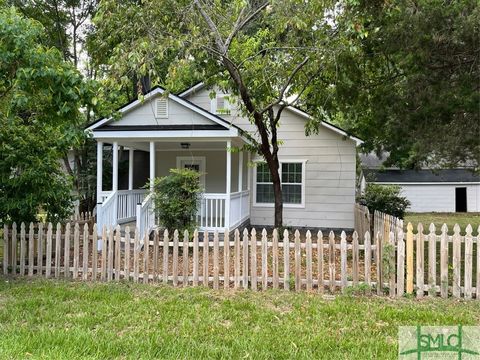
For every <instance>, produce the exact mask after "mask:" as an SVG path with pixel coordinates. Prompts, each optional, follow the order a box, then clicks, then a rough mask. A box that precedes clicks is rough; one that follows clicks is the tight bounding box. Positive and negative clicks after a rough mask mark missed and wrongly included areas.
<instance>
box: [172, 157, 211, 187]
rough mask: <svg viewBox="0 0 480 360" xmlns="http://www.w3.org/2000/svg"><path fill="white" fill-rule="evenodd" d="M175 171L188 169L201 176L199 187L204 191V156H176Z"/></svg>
mask: <svg viewBox="0 0 480 360" xmlns="http://www.w3.org/2000/svg"><path fill="white" fill-rule="evenodd" d="M177 169H190V170H194V171H197V172H199V173H200V174H201V176H200V186H201V187H202V189H205V175H206V174H205V157H204V156H178V157H177Z"/></svg>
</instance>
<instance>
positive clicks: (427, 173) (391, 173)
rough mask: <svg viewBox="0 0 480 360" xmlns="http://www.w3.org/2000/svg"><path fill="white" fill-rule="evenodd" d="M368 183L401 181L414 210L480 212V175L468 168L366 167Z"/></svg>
mask: <svg viewBox="0 0 480 360" xmlns="http://www.w3.org/2000/svg"><path fill="white" fill-rule="evenodd" d="M362 174H363V175H362V179H361V184H362V185H361V187H362V190H363V189H364V188H365V186H366V183H375V184H382V185H398V186H400V187H401V188H402V195H403V196H405V197H406V198H407V199H408V200H409V201H410V203H411V205H410V207H409V209H408V211H412V212H467V211H468V212H480V176H479V175H476V174H474V173H473V172H472V171H471V170H468V169H441V170H428V169H422V170H399V169H386V170H381V169H363V172H362Z"/></svg>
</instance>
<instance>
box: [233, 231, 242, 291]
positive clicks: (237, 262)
mask: <svg viewBox="0 0 480 360" xmlns="http://www.w3.org/2000/svg"><path fill="white" fill-rule="evenodd" d="M234 241H235V243H234V247H235V248H234V251H235V258H234V265H233V266H234V269H233V276H234V279H233V287H234V288H235V289H238V288H239V287H240V231H239V230H238V229H236V230H235V240H234Z"/></svg>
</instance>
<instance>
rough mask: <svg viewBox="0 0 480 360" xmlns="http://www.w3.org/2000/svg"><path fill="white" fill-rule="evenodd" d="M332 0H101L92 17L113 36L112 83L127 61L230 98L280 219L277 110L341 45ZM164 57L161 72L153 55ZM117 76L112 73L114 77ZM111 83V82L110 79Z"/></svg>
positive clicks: (325, 67)
mask: <svg viewBox="0 0 480 360" xmlns="http://www.w3.org/2000/svg"><path fill="white" fill-rule="evenodd" d="M335 5H336V2H335V1H308V2H306V1H287V0H279V1H258V0H253V1H242V0H234V1H199V0H194V1H186V0H183V1H173V0H163V1H153V0H147V1H142V2H140V3H139V2H121V3H120V2H118V1H114V0H106V1H104V2H102V3H101V5H100V9H99V11H98V13H97V15H96V17H95V19H94V22H95V24H96V26H97V28H98V31H99V33H98V36H99V38H100V39H101V41H103V42H104V43H107V44H108V43H111V42H112V40H113V39H117V38H118V37H120V38H121V39H122V40H121V41H120V42H117V45H116V47H115V48H114V49H113V51H112V56H111V58H110V68H109V70H110V71H111V73H110V74H111V76H112V78H113V79H116V81H115V83H116V84H121V82H122V80H126V79H128V78H127V77H125V73H126V72H127V71H130V70H132V69H134V71H136V72H137V73H138V74H139V75H149V76H150V77H151V78H152V80H153V81H154V82H155V83H159V84H161V85H163V86H165V87H167V89H171V88H172V84H177V83H178V78H179V75H180V77H181V76H182V75H184V74H185V72H188V71H190V72H193V73H195V74H196V75H199V76H197V77H199V78H201V79H202V80H204V81H205V83H206V84H207V85H217V86H219V87H220V88H221V89H224V90H226V92H228V93H230V94H232V95H233V97H234V98H236V99H238V105H239V107H240V109H241V111H242V112H243V114H244V115H245V116H247V117H248V118H249V119H250V121H251V122H252V123H253V124H254V125H255V126H256V130H257V133H256V134H254V135H248V134H246V136H248V138H249V141H250V143H251V145H250V146H247V147H246V148H248V149H249V150H251V151H254V152H256V153H258V154H259V155H260V156H262V157H263V158H264V160H265V162H266V164H267V165H268V168H269V170H270V173H271V175H272V180H273V190H274V194H275V226H276V227H280V226H282V222H283V221H282V210H283V200H282V188H281V181H280V176H279V171H278V170H279V159H278V151H279V146H280V143H281V140H280V139H278V127H279V126H280V118H281V115H282V113H283V111H284V110H285V108H286V107H287V106H289V105H295V104H298V103H299V101H300V99H301V98H302V97H308V96H309V95H310V94H311V92H312V91H315V90H314V89H312V88H311V87H310V86H309V85H310V84H311V83H312V82H313V81H314V80H315V79H318V78H321V77H322V76H323V74H324V73H329V72H331V71H332V68H333V69H334V68H335V61H336V60H335V59H336V58H337V56H339V53H340V52H342V51H343V50H344V49H345V46H344V43H343V41H342V34H343V32H342V28H341V26H342V24H341V23H340V22H339V21H337V15H338V14H339V12H338V11H336V7H335ZM171 54H174V56H173V57H172V58H169V61H170V65H169V68H168V72H167V73H166V74H165V75H164V76H160V75H161V73H159V72H157V70H156V67H155V62H156V61H158V60H159V59H165V58H166V57H169V56H171ZM118 80H120V81H118ZM115 83H112V84H111V86H115Z"/></svg>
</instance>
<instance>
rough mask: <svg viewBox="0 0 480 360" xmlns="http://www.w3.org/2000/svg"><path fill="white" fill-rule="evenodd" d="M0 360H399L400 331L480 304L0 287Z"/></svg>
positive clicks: (464, 316) (462, 319)
mask: <svg viewBox="0 0 480 360" xmlns="http://www.w3.org/2000/svg"><path fill="white" fill-rule="evenodd" d="M0 281H1V282H0V358H2V359H12V358H15V359H24V358H31V359H38V358H58V359H80V358H88V359H112V358H121V359H152V358H257V359H258V358H260V359H265V358H292V357H298V358H328V359H335V358H341V359H344V358H379V359H385V358H390V359H394V358H397V345H396V344H397V327H398V326H399V325H415V324H430V325H433V324H447V325H454V324H464V325H479V324H480V303H479V302H478V301H458V300H442V299H438V298H437V299H435V300H423V301H418V300H413V299H401V300H390V299H387V298H378V297H365V296H362V297H351V296H340V297H336V298H322V297H320V296H318V295H313V294H307V293H286V292H282V291H268V292H263V293H260V292H259V293H255V292H252V291H240V292H234V291H213V290H208V289H205V288H201V287H199V288H187V289H181V288H180V289H179V288H173V287H169V286H154V285H148V286H145V285H140V284H126V283H118V284H111V283H110V284H103V283H96V284H92V283H80V282H65V281H48V280H40V279H37V280H30V281H26V280H22V281H21V280H10V281H6V280H5V279H0Z"/></svg>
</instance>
